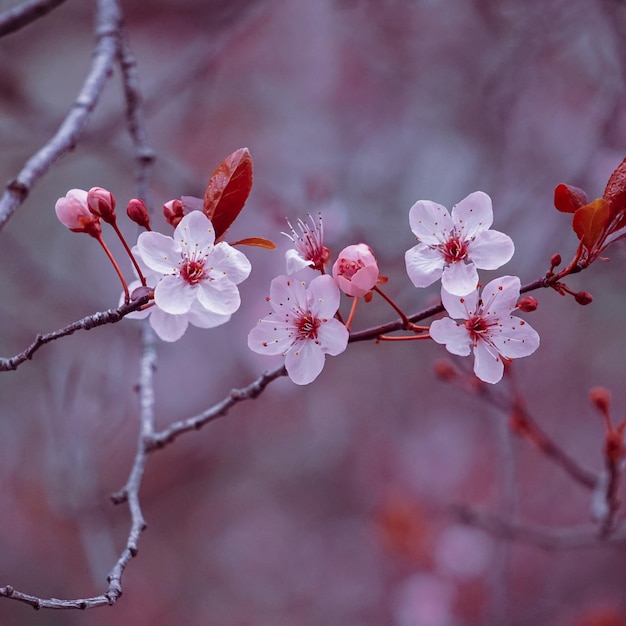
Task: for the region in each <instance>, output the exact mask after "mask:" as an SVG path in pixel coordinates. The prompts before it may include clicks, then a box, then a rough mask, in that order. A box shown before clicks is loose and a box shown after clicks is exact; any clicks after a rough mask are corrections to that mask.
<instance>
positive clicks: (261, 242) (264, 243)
mask: <svg viewBox="0 0 626 626" xmlns="http://www.w3.org/2000/svg"><path fill="white" fill-rule="evenodd" d="M230 245H231V246H255V247H257V248H265V249H266V250H276V244H275V243H274V242H273V241H270V240H269V239H263V237H247V238H246V239H240V240H239V241H234V242H233V243H231V244H230Z"/></svg>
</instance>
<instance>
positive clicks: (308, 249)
mask: <svg viewBox="0 0 626 626" xmlns="http://www.w3.org/2000/svg"><path fill="white" fill-rule="evenodd" d="M309 220H310V222H311V225H309V224H307V223H306V222H303V221H302V220H301V219H298V221H297V222H296V226H297V227H298V229H299V231H300V232H298V231H297V230H296V229H295V228H294V227H293V226H292V225H291V223H290V222H287V224H289V228H290V229H291V234H289V233H283V235H285V236H286V237H288V238H289V239H291V241H292V242H293V246H294V247H293V248H291V249H290V250H287V252H286V253H285V261H286V263H287V274H293V273H295V272H298V271H299V270H302V269H304V268H307V267H310V268H311V269H313V270H316V271H318V272H323V271H324V267H326V265H327V264H328V259H329V257H330V250H329V249H328V248H327V247H326V246H324V226H323V223H322V216H321V215H318V219H317V223H316V221H315V220H314V219H313V217H312V216H310V215H309Z"/></svg>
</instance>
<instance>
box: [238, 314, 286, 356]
mask: <svg viewBox="0 0 626 626" xmlns="http://www.w3.org/2000/svg"><path fill="white" fill-rule="evenodd" d="M292 344H293V338H292V337H291V336H290V335H289V328H288V327H287V324H285V322H279V321H277V320H275V319H273V318H272V317H266V318H264V319H262V320H259V323H258V324H257V325H256V326H255V327H254V328H253V329H252V330H251V331H250V332H249V334H248V347H249V348H250V350H253V351H254V352H258V353H259V354H267V355H270V356H273V355H277V354H285V353H286V352H287V351H288V350H289V348H291V346H292Z"/></svg>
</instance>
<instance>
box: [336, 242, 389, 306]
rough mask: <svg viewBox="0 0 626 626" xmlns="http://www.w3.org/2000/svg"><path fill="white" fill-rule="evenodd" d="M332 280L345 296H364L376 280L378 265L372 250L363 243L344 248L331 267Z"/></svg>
mask: <svg viewBox="0 0 626 626" xmlns="http://www.w3.org/2000/svg"><path fill="white" fill-rule="evenodd" d="M333 278H334V279H335V281H336V283H337V285H338V286H339V289H341V291H343V292H344V293H345V294H347V295H349V296H355V297H360V296H364V295H365V294H366V293H368V292H369V291H370V290H371V289H372V288H373V287H374V285H376V281H377V280H378V264H377V263H376V258H375V257H374V253H373V252H372V249H371V248H370V247H369V246H368V245H366V244H364V243H359V244H355V245H352V246H348V247H347V248H344V249H343V250H342V251H341V252H340V253H339V257H338V258H337V260H336V261H335V264H334V265H333Z"/></svg>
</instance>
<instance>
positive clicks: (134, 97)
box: [118, 32, 155, 208]
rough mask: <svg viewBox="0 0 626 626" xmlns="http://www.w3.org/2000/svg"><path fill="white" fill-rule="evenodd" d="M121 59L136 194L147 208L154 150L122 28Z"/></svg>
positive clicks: (119, 57) (133, 64)
mask: <svg viewBox="0 0 626 626" xmlns="http://www.w3.org/2000/svg"><path fill="white" fill-rule="evenodd" d="M118 62H119V64H120V68H121V70H122V80H123V84H124V96H125V98H126V120H127V124H128V133H129V134H130V136H131V139H132V140H133V145H134V147H135V188H136V190H137V197H138V198H141V199H142V200H143V201H144V202H145V203H146V205H147V206H148V208H150V207H151V204H152V203H151V201H150V175H151V170H152V165H153V163H154V159H155V154H154V151H153V150H152V148H150V146H149V145H148V135H147V131H146V123H145V116H144V111H143V97H142V93H141V89H140V87H139V75H138V72H137V62H136V61H135V57H134V55H133V53H132V51H131V49H130V45H129V43H128V38H127V36H126V33H124V32H122V35H121V41H120V49H119V52H118Z"/></svg>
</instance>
